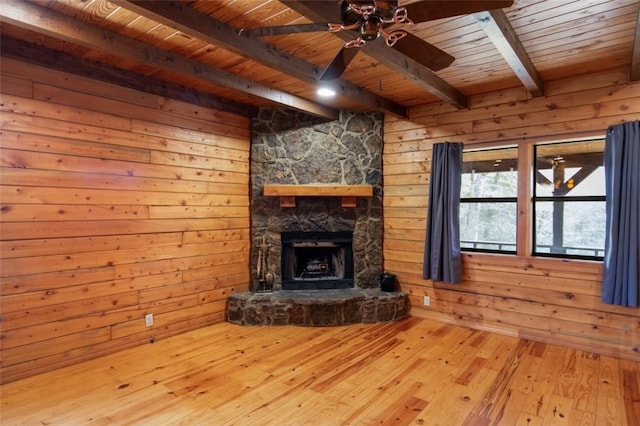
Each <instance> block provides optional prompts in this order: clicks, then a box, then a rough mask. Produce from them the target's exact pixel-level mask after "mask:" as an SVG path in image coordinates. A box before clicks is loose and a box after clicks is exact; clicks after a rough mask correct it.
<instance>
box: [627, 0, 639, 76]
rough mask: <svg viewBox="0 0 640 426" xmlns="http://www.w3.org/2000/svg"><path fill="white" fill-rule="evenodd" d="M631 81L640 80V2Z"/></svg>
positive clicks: (632, 56)
mask: <svg viewBox="0 0 640 426" xmlns="http://www.w3.org/2000/svg"><path fill="white" fill-rule="evenodd" d="M629 80H630V81H638V80H640V2H639V3H638V14H637V15H636V32H635V37H634V39H633V52H632V54H631V73H630V75H629Z"/></svg>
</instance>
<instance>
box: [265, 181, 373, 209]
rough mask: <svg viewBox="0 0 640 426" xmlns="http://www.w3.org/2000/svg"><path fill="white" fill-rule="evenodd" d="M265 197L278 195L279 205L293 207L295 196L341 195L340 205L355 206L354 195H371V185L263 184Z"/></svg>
mask: <svg viewBox="0 0 640 426" xmlns="http://www.w3.org/2000/svg"><path fill="white" fill-rule="evenodd" d="M262 193H263V195H264V196H265V197H280V207H295V206H296V197H341V198H342V207H355V206H356V197H373V186H372V185H334V184H308V185H265V186H264V188H263V189H262Z"/></svg>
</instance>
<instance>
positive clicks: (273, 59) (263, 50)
mask: <svg viewBox="0 0 640 426" xmlns="http://www.w3.org/2000/svg"><path fill="white" fill-rule="evenodd" d="M114 1H115V0H114ZM115 2H116V3H117V4H119V5H121V6H122V7H124V8H127V9H129V10H131V11H133V12H135V13H138V14H142V15H144V16H146V17H148V18H150V19H153V20H154V21H156V22H160V23H162V24H165V25H168V26H172V27H173V28H175V29H176V30H178V31H181V32H182V33H183V34H185V35H187V36H188V37H190V38H192V39H196V38H197V39H199V40H205V41H206V42H209V43H215V44H218V45H222V46H224V48H225V49H228V50H230V51H232V52H235V53H237V54H238V55H240V56H242V57H243V58H244V55H246V56H248V57H249V58H251V59H255V60H256V61H258V62H259V63H260V64H263V65H266V66H267V67H269V68H272V69H276V70H278V71H279V72H282V73H285V74H287V75H289V76H292V77H295V78H297V79H299V80H302V81H305V82H306V83H310V84H312V85H315V84H316V76H317V74H318V70H317V69H316V68H315V67H314V66H313V65H312V64H310V63H307V62H305V61H303V60H301V59H300V58H298V57H296V56H291V55H288V54H287V53H286V52H285V51H283V50H281V49H279V48H277V47H275V46H273V45H269V44H267V43H264V42H262V41H260V40H256V39H251V38H247V37H243V36H241V35H239V34H237V31H236V30H235V29H234V28H233V27H230V26H228V25H226V24H225V23H223V22H221V21H219V20H216V19H214V18H212V17H210V16H209V15H205V14H202V13H200V12H198V11H196V10H194V9H192V8H189V7H186V6H184V5H183V4H181V3H177V2H156V3H152V2H136V1H124V0H118V1H115ZM178 53H180V52H178ZM242 62H243V65H244V62H245V61H242ZM238 65H240V64H236V66H234V67H229V68H224V67H223V69H225V70H227V71H231V72H233V73H234V74H237V75H241V76H243V77H245V78H250V79H252V80H257V81H261V79H264V78H265V77H264V76H265V73H266V75H267V76H268V77H267V79H277V77H276V76H275V74H274V73H273V71H270V70H268V69H265V70H263V69H261V68H262V67H259V66H258V67H256V66H254V65H253V63H252V64H251V65H250V66H248V67H242V68H240V67H239V66H238ZM276 81H277V80H276ZM262 82H265V81H262ZM333 83H334V84H335V87H336V88H339V90H337V91H340V92H341V95H342V96H344V97H348V98H351V99H355V100H356V101H357V102H359V103H361V104H363V105H364V106H366V107H368V108H376V107H378V108H380V109H382V110H383V111H385V112H387V113H391V114H393V115H396V116H399V117H405V116H406V110H405V109H404V107H402V106H400V105H397V104H395V103H393V102H390V101H389V100H387V99H384V98H382V97H380V96H378V95H376V94H374V93H371V92H366V91H364V90H362V88H360V87H356V86H354V85H353V84H352V83H351V82H349V81H346V80H338V81H335V82H333ZM314 89H315V87H314ZM306 96H307V97H308V96H309V93H308V92H307V93H306Z"/></svg>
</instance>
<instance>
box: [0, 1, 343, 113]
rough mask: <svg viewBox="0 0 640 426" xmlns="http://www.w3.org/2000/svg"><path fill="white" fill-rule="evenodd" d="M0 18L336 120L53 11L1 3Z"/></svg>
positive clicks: (315, 107)
mask: <svg viewBox="0 0 640 426" xmlns="http://www.w3.org/2000/svg"><path fill="white" fill-rule="evenodd" d="M0 19H1V20H2V22H7V23H9V24H11V25H15V26H17V27H19V28H23V29H28V30H30V31H34V32H36V33H38V34H44V35H47V36H50V37H53V38H56V39H60V40H64V41H67V42H71V43H74V44H78V45H80V46H84V47H88V48H90V49H96V50H98V51H101V52H107V53H109V54H112V55H114V56H116V57H120V58H125V59H129V60H134V61H138V62H141V63H144V64H147V65H151V66H154V67H157V68H160V69H164V70H167V71H171V72H174V73H178V74H181V75H185V76H188V77H189V78H195V79H197V80H200V81H204V82H206V83H210V84H214V85H217V86H221V87H227V88H231V89H233V90H236V91H238V92H242V93H245V94H249V95H251V96H256V97H259V98H262V99H266V100H268V101H270V102H274V103H277V104H280V105H282V106H284V107H287V108H290V109H294V110H298V111H302V112H304V113H306V114H310V115H313V116H317V117H322V118H325V119H329V120H335V119H337V118H338V111H337V110H335V109H333V108H329V107H326V106H324V105H320V104H317V103H315V102H311V101H309V100H307V99H304V98H301V97H298V96H295V95H292V94H290V93H286V92H283V91H281V90H278V89H274V88H272V87H269V86H265V85H263V84H260V83H256V82H254V81H251V80H247V79H244V78H241V77H239V76H237V75H234V74H231V73H228V72H225V71H222V70H219V69H217V68H214V67H211V66H208V65H205V64H203V63H200V62H197V61H194V60H191V59H188V58H185V57H184V56H180V55H177V54H175V53H172V52H169V51H166V50H163V49H160V48H157V47H155V46H150V45H148V44H146V43H142V42H139V41H137V40H133V39H131V38H128V37H125V36H122V35H120V34H117V33H115V32H112V31H109V30H106V29H102V28H99V27H97V26H95V25H91V24H90V23H87V22H83V21H80V20H78V19H75V18H73V17H70V16H67V15H63V14H60V13H56V12H53V11H51V10H49V9H46V8H44V7H41V6H38V5H36V4H34V3H31V2H8V3H6V4H3V6H2V8H0Z"/></svg>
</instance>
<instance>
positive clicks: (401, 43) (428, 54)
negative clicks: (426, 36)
mask: <svg viewBox="0 0 640 426" xmlns="http://www.w3.org/2000/svg"><path fill="white" fill-rule="evenodd" d="M392 48H393V49H395V50H397V51H398V52H400V53H402V54H403V55H405V56H408V57H409V58H411V59H413V60H414V61H416V62H418V63H420V64H422V65H424V66H425V67H427V68H429V69H430V70H432V71H439V70H441V69H443V68H446V67H448V66H449V65H451V64H452V63H453V61H455V59H456V58H454V57H453V56H451V55H449V54H448V53H447V52H445V51H444V50H440V49H438V48H437V47H435V46H434V45H433V44H431V43H427V42H426V41H424V40H423V39H421V38H420V37H418V36H415V35H413V34H411V33H407V35H406V36H405V37H403V38H401V39H400V40H398V41H397V42H396V44H394V45H393V47H392Z"/></svg>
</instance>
